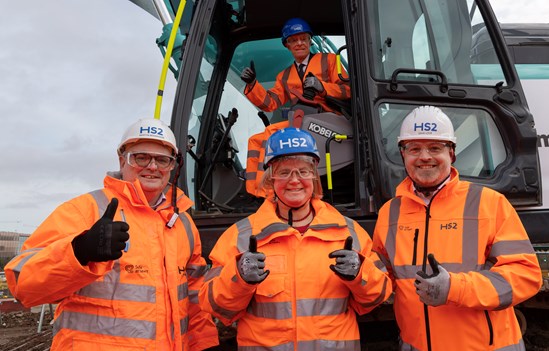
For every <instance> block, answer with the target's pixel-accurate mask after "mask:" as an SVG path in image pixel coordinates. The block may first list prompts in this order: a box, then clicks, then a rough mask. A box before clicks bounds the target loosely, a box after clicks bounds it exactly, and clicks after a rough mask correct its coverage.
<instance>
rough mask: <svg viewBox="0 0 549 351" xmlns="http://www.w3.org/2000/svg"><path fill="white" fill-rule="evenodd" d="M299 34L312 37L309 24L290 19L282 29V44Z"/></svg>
mask: <svg viewBox="0 0 549 351" xmlns="http://www.w3.org/2000/svg"><path fill="white" fill-rule="evenodd" d="M299 33H309V35H310V36H313V31H312V30H311V27H310V26H309V23H307V22H305V21H304V20H302V19H301V18H290V19H289V20H287V21H286V23H284V26H283V27H282V44H286V39H288V38H289V37H291V36H292V35H295V34H299Z"/></svg>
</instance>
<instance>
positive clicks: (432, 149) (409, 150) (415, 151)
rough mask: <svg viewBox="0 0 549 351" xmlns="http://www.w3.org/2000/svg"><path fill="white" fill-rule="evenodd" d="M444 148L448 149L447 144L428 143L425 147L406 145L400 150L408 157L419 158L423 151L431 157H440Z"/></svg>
mask: <svg viewBox="0 0 549 351" xmlns="http://www.w3.org/2000/svg"><path fill="white" fill-rule="evenodd" d="M446 147H450V144H447V143H429V144H427V145H425V146H424V145H422V144H416V143H408V144H406V145H403V146H402V147H401V148H402V149H403V150H404V153H406V154H407V155H410V156H419V155H420V154H421V152H422V151H423V150H427V153H428V154H429V155H431V156H437V155H440V154H441V153H442V152H443V151H444V149H445V148H446Z"/></svg>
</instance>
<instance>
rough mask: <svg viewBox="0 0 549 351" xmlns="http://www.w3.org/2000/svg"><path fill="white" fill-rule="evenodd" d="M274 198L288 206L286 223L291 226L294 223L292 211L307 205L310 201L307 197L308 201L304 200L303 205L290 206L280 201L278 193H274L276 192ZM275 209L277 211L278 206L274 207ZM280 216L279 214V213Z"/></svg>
mask: <svg viewBox="0 0 549 351" xmlns="http://www.w3.org/2000/svg"><path fill="white" fill-rule="evenodd" d="M275 199H277V200H278V201H280V202H281V203H282V204H284V206H286V207H288V208H289V210H288V224H289V225H290V227H291V226H293V224H294V215H293V211H297V210H299V209H301V208H303V207H305V205H307V204H308V203H309V204H310V203H311V201H310V199H309V201H306V202H305V203H304V204H303V205H301V206H299V207H291V206H289V205H288V204H286V203H285V202H284V201H282V199H281V198H280V197H278V195H276V192H275ZM276 211H277V212H278V207H277V209H276ZM279 217H280V215H279Z"/></svg>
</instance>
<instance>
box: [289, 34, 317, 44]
mask: <svg viewBox="0 0 549 351" xmlns="http://www.w3.org/2000/svg"><path fill="white" fill-rule="evenodd" d="M310 40H311V37H309V36H308V35H303V36H299V37H290V38H288V39H286V42H287V43H288V44H290V45H295V44H297V43H298V42H302V43H305V44H307V43H308V42H309V41H310Z"/></svg>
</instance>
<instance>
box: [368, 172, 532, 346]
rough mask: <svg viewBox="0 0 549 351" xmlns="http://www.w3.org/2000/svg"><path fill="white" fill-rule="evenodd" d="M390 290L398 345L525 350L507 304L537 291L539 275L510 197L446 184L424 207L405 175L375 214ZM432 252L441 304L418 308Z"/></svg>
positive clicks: (377, 244) (376, 245)
mask: <svg viewBox="0 0 549 351" xmlns="http://www.w3.org/2000/svg"><path fill="white" fill-rule="evenodd" d="M373 250H375V251H376V252H378V253H379V254H380V256H381V258H382V260H383V261H384V263H385V265H386V266H387V269H388V270H389V273H390V275H391V279H392V280H393V287H394V290H395V302H394V311H395V315H396V319H397V323H398V325H399V328H400V336H401V339H402V343H403V344H402V348H401V349H402V350H428V342H430V344H431V350H433V351H439V350H443V351H453V350H456V351H458V350H459V351H463V350H479V351H480V350H482V351H487V350H505V351H515V350H524V342H523V340H522V336H521V332H520V328H519V325H518V322H517V319H516V316H515V313H514V310H513V306H515V305H516V304H518V303H520V302H522V301H525V300H526V299H528V298H530V297H532V296H533V295H535V294H536V293H537V292H538V290H539V288H540V287H541V283H542V277H541V270H540V267H539V263H538V261H537V258H536V255H535V252H534V250H533V248H532V245H531V243H530V241H529V239H528V236H527V234H526V231H525V230H524V227H523V225H522V223H521V221H520V219H519V217H518V215H517V213H516V211H515V210H514V208H513V207H512V206H511V204H510V203H509V201H508V200H507V199H506V198H505V197H504V196H503V195H502V194H500V193H498V192H496V191H494V190H491V189H489V188H485V187H481V186H479V185H476V184H473V183H470V182H466V181H461V180H459V174H458V172H457V170H456V169H455V168H452V171H451V178H450V181H449V182H448V183H447V184H446V185H445V186H444V187H443V188H442V189H441V190H440V191H439V192H438V193H436V194H435V196H434V197H433V198H432V200H431V202H430V204H429V205H428V206H426V205H425V203H424V202H423V200H422V199H421V198H419V197H418V196H416V195H415V193H414V190H413V185H412V181H411V179H410V178H406V179H405V180H404V181H403V182H402V183H401V184H400V185H399V186H398V187H397V189H396V196H395V198H393V199H392V200H391V201H389V202H387V203H386V204H385V205H384V206H383V207H382V208H381V210H380V211H379V217H378V220H377V223H376V228H375V230H374V247H373ZM428 253H433V254H434V255H435V257H436V259H437V260H438V262H439V263H440V264H441V265H442V266H443V267H444V268H445V269H446V270H447V271H448V272H449V274H450V291H449V294H448V299H447V302H446V304H445V305H441V306H438V307H432V306H427V305H424V304H423V303H422V302H421V301H420V300H419V296H418V295H417V294H416V292H415V287H414V280H415V278H414V277H415V274H416V272H417V271H420V270H424V271H425V269H424V267H427V268H426V273H427V274H432V270H431V268H430V266H429V264H428V263H427V264H426V256H427V254H428Z"/></svg>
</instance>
